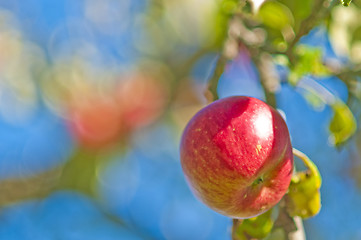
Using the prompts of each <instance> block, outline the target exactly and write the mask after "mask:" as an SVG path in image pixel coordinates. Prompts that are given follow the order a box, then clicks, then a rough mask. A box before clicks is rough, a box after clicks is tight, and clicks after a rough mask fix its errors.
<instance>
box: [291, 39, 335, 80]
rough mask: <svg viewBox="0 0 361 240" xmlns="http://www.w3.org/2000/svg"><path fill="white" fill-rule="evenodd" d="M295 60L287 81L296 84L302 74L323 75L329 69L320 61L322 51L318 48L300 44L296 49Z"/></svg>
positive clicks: (327, 72) (326, 73)
mask: <svg viewBox="0 0 361 240" xmlns="http://www.w3.org/2000/svg"><path fill="white" fill-rule="evenodd" d="M296 57H297V62H296V63H295V65H294V66H292V67H291V73H290V75H289V79H288V80H289V82H290V83H291V84H292V85H296V84H297V83H298V81H299V80H300V79H301V78H302V76H304V75H307V74H312V75H314V76H324V75H328V74H329V70H328V69H327V68H326V67H325V66H324V65H323V63H322V51H321V49H319V48H314V47H309V46H305V45H300V46H298V47H297V49H296Z"/></svg>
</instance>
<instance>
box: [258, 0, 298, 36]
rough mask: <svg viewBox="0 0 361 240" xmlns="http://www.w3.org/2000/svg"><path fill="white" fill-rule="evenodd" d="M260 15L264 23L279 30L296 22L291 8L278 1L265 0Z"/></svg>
mask: <svg viewBox="0 0 361 240" xmlns="http://www.w3.org/2000/svg"><path fill="white" fill-rule="evenodd" d="M258 16H259V17H260V19H261V21H262V22H263V24H264V25H266V26H268V27H270V28H273V29H278V30H282V29H284V28H285V27H286V26H292V25H293V23H294V19H293V15H292V12H291V11H290V9H289V8H288V7H286V6H285V5H283V4H281V3H279V2H276V1H267V2H265V3H264V4H263V5H262V6H261V8H260V10H259V12H258Z"/></svg>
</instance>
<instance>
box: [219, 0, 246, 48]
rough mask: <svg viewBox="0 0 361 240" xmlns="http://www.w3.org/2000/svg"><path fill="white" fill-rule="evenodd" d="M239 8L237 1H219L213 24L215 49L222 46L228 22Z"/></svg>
mask: <svg viewBox="0 0 361 240" xmlns="http://www.w3.org/2000/svg"><path fill="white" fill-rule="evenodd" d="M239 7H240V4H239V1H238V0H219V3H218V12H217V14H216V16H215V19H214V20H215V22H214V23H213V24H214V34H215V47H216V48H220V47H221V46H222V45H223V42H224V40H225V38H226V37H227V33H228V21H229V19H230V18H231V16H233V14H234V13H235V12H236V11H237V10H238V8H239Z"/></svg>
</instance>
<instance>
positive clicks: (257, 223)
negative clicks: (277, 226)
mask: <svg viewBox="0 0 361 240" xmlns="http://www.w3.org/2000/svg"><path fill="white" fill-rule="evenodd" d="M273 213H275V210H274V209H273V208H272V209H271V210H268V211H267V212H265V213H263V214H261V215H259V216H257V217H254V218H248V219H245V220H243V222H242V224H241V225H239V227H238V229H237V230H236V233H237V236H238V237H239V239H242V240H243V239H248V238H249V237H251V238H252V239H253V238H257V239H261V238H265V237H267V236H268V234H270V232H271V230H272V228H273V224H274V220H275V216H274V214H273Z"/></svg>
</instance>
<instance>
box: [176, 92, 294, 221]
mask: <svg viewBox="0 0 361 240" xmlns="http://www.w3.org/2000/svg"><path fill="white" fill-rule="evenodd" d="M180 154H181V164H182V168H183V171H184V174H185V176H186V179H187V181H188V183H189V185H190V187H191V189H192V191H193V192H194V194H195V195H196V196H197V197H198V198H199V199H200V200H201V201H202V202H203V203H205V204H206V205H208V206H209V207H210V208H212V209H213V210H215V211H217V212H219V213H221V214H223V215H226V216H229V217H232V218H250V217H254V216H257V215H259V214H262V213H263V212H265V211H267V210H269V209H270V208H272V207H273V206H274V205H276V204H277V203H278V202H279V201H280V200H281V198H282V197H283V195H284V194H285V193H286V191H287V189H288V186H289V184H290V181H291V176H292V171H293V154H292V146H291V142H290V136H289V132H288V128H287V125H286V123H285V121H284V119H283V118H282V116H281V115H280V114H279V113H278V111H276V110H275V109H273V108H272V107H270V106H269V105H267V104H266V103H264V102H262V101H261V100H258V99H256V98H251V97H244V96H236V97H228V98H224V99H221V100H217V101H215V102H213V103H212V104H210V105H208V106H206V107H205V108H203V109H202V110H201V111H199V112H198V113H197V114H196V115H195V116H194V117H193V118H192V119H191V120H190V122H189V123H188V125H187V127H186V128H185V130H184V133H183V136H182V140H181V146H180Z"/></svg>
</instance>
